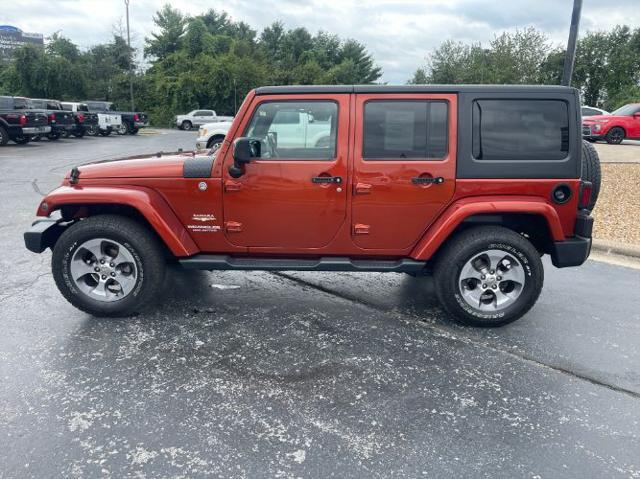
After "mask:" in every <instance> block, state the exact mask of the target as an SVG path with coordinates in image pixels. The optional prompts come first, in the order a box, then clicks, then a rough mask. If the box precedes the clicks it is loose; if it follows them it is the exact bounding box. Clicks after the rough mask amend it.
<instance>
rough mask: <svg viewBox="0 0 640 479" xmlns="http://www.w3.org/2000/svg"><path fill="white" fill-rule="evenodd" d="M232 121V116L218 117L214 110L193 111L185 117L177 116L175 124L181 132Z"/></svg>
mask: <svg viewBox="0 0 640 479" xmlns="http://www.w3.org/2000/svg"><path fill="white" fill-rule="evenodd" d="M222 121H233V117H232V116H218V115H217V114H216V112H215V111H214V110H193V111H190V112H189V113H187V114H186V115H178V116H176V118H175V124H176V126H177V127H178V128H180V129H181V130H191V129H192V128H197V127H199V126H201V125H206V124H208V123H217V122H222Z"/></svg>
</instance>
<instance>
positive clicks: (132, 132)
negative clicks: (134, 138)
mask: <svg viewBox="0 0 640 479" xmlns="http://www.w3.org/2000/svg"><path fill="white" fill-rule="evenodd" d="M139 131H140V128H136V127H135V126H134V127H133V128H131V130H130V131H129V134H131V135H137V134H138V132H139Z"/></svg>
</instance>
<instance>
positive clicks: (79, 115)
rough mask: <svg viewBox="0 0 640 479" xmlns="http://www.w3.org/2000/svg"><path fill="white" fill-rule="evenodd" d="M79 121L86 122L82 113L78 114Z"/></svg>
mask: <svg viewBox="0 0 640 479" xmlns="http://www.w3.org/2000/svg"><path fill="white" fill-rule="evenodd" d="M78 121H79V122H80V123H82V122H83V121H84V115H83V114H82V113H79V114H78Z"/></svg>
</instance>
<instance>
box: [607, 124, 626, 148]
mask: <svg viewBox="0 0 640 479" xmlns="http://www.w3.org/2000/svg"><path fill="white" fill-rule="evenodd" d="M624 137H625V132H624V130H623V129H622V128H620V127H619V126H614V127H613V128H611V129H610V130H609V131H608V132H607V134H606V135H605V137H604V139H605V140H607V143H609V144H610V145H619V144H620V143H622V140H624Z"/></svg>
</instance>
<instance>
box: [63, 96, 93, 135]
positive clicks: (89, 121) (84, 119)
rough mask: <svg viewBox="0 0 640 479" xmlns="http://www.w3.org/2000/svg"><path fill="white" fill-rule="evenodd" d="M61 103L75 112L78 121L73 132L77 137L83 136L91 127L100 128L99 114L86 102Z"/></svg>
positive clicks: (65, 108)
mask: <svg viewBox="0 0 640 479" xmlns="http://www.w3.org/2000/svg"><path fill="white" fill-rule="evenodd" d="M61 105H62V108H63V109H64V110H65V111H70V112H72V113H73V116H74V119H75V122H76V123H75V126H74V129H73V130H71V134H72V135H73V136H75V137H76V138H82V137H83V136H84V135H85V133H87V131H88V130H89V129H91V128H94V129H95V128H98V114H97V113H91V112H90V111H89V107H88V106H87V105H86V104H85V103H75V102H62V103H61Z"/></svg>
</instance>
